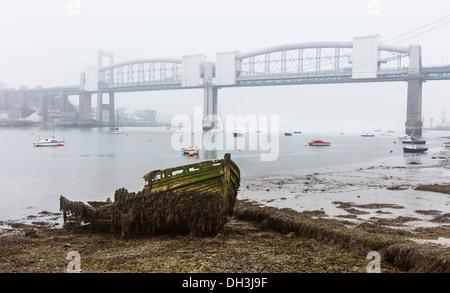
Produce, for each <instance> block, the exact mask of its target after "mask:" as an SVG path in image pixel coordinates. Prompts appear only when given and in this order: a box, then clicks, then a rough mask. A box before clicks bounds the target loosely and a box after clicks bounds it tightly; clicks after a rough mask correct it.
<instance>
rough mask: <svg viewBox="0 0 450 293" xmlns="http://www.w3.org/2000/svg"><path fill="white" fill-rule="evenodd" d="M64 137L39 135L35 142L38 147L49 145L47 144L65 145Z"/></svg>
mask: <svg viewBox="0 0 450 293" xmlns="http://www.w3.org/2000/svg"><path fill="white" fill-rule="evenodd" d="M64 142H65V141H64V139H57V138H55V136H52V137H50V138H41V137H40V136H39V137H38V140H37V141H35V142H34V143H33V144H34V146H36V147H47V146H64Z"/></svg>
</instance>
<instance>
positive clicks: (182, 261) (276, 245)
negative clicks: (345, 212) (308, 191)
mask: <svg viewBox="0 0 450 293" xmlns="http://www.w3.org/2000/svg"><path fill="white" fill-rule="evenodd" d="M235 210H236V213H235V216H234V217H232V218H231V219H230V220H229V222H228V223H227V224H226V225H225V227H224V229H223V230H222V231H221V232H220V233H219V234H218V235H216V236H213V237H193V236H190V235H176V234H173V235H142V236H139V237H133V238H128V239H123V238H120V237H119V236H118V235H113V234H108V233H94V232H91V231H90V230H89V228H88V226H80V225H77V224H75V223H71V224H69V223H68V224H66V225H65V226H64V227H58V226H53V224H52V223H55V222H54V221H53V222H52V221H40V220H39V217H37V218H36V219H35V221H34V222H33V223H32V224H16V225H13V226H15V227H14V228H13V229H10V230H3V232H2V235H1V236H0V272H2V273H65V272H67V266H68V264H69V263H70V262H71V260H72V258H70V259H67V256H68V254H69V253H70V252H72V251H76V252H78V253H79V256H80V268H81V272H84V273H103V272H108V273H110V272H121V273H138V272H139V273H141V272H157V273H188V272H195V273H303V272H307V273H353V272H358V273H364V272H366V271H367V266H368V264H369V262H370V261H371V260H367V259H366V257H367V254H368V252H370V251H379V252H380V254H381V260H380V261H381V272H385V273H394V272H395V273H398V272H408V271H417V272H421V271H435V272H450V267H449V264H450V262H449V259H450V256H449V252H448V249H446V248H443V247H441V246H439V245H434V244H417V243H416V242H410V241H409V240H407V238H408V237H410V236H412V235H409V234H408V235H402V233H401V232H398V231H394V230H392V229H390V228H387V227H385V226H384V225H383V223H380V224H379V225H374V224H372V223H371V224H367V225H361V224H359V225H357V226H355V225H354V224H351V223H346V222H345V221H337V220H331V219H319V218H315V217H314V212H313V213H299V212H295V211H292V210H288V209H277V208H270V207H263V206H260V205H258V204H255V203H252V202H248V201H238V203H237V205H236V209H235ZM44 214H45V213H44ZM60 217H61V215H58V214H55V215H54V219H57V218H60ZM449 234H450V233H449V229H448V227H443V228H441V229H440V230H439V231H438V230H436V229H434V230H427V229H425V230H423V229H422V230H421V231H420V232H418V233H417V235H415V236H414V237H418V235H421V236H420V237H424V238H427V237H428V238H430V237H431V238H432V237H436V235H440V236H442V235H444V236H447V237H448V236H449Z"/></svg>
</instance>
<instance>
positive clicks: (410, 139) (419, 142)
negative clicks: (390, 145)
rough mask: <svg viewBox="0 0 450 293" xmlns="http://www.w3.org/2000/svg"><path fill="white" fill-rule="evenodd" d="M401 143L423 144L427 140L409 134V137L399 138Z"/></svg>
mask: <svg viewBox="0 0 450 293" xmlns="http://www.w3.org/2000/svg"><path fill="white" fill-rule="evenodd" d="M401 141H402V143H413V144H425V143H426V142H427V141H426V140H422V139H418V138H416V137H415V136H413V135H411V137H410V138H406V139H401Z"/></svg>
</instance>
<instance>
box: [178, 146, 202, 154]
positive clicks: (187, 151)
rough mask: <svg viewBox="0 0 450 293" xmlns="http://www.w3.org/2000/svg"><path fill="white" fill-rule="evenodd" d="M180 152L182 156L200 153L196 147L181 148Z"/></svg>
mask: <svg viewBox="0 0 450 293" xmlns="http://www.w3.org/2000/svg"><path fill="white" fill-rule="evenodd" d="M181 152H183V154H186V155H190V156H193V155H198V154H199V153H200V149H199V148H198V147H195V146H191V147H188V148H182V149H181Z"/></svg>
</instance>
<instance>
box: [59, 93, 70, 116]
mask: <svg viewBox="0 0 450 293" xmlns="http://www.w3.org/2000/svg"><path fill="white" fill-rule="evenodd" d="M68 111H69V96H68V95H64V94H63V91H62V89H61V90H59V113H62V112H68Z"/></svg>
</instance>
